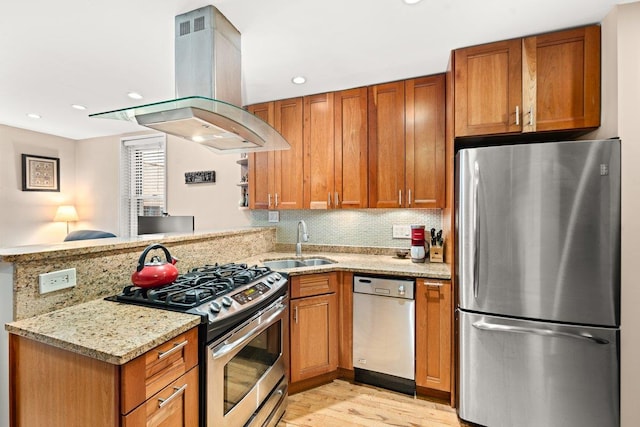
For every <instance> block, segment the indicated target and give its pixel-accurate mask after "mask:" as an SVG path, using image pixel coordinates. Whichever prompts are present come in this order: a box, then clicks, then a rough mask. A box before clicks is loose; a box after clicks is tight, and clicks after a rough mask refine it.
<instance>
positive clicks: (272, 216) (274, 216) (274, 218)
mask: <svg viewBox="0 0 640 427" xmlns="http://www.w3.org/2000/svg"><path fill="white" fill-rule="evenodd" d="M269 222H280V212H279V211H269Z"/></svg>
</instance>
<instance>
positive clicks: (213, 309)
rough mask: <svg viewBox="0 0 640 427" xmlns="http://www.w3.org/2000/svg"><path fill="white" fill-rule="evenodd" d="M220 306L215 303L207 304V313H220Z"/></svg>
mask: <svg viewBox="0 0 640 427" xmlns="http://www.w3.org/2000/svg"><path fill="white" fill-rule="evenodd" d="M220 308H221V307H220V304H219V303H218V302H217V301H214V302H212V303H211V304H209V311H210V312H212V313H220Z"/></svg>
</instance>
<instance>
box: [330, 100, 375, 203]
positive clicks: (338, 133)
mask: <svg viewBox="0 0 640 427" xmlns="http://www.w3.org/2000/svg"><path fill="white" fill-rule="evenodd" d="M367 138H368V132H367V88H366V87H361V88H358V89H350V90H343V91H340V92H336V93H335V156H336V157H335V167H334V170H335V193H336V194H337V196H336V194H334V207H340V208H349V209H353V208H366V207H368V206H369V195H368V190H367V171H368V168H367V153H368V142H367ZM336 199H337V203H336Z"/></svg>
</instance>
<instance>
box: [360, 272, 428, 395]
mask: <svg viewBox="0 0 640 427" xmlns="http://www.w3.org/2000/svg"><path fill="white" fill-rule="evenodd" d="M414 289H415V280H413V279H403V278H398V279H395V278H394V279H391V278H381V277H369V276H354V277H353V367H354V371H355V380H356V382H361V383H366V384H372V385H376V386H379V387H384V388H388V389H391V390H395V391H399V392H401V393H406V394H414V393H415V390H416V382H415V324H416V322H415V318H416V314H415V313H416V309H415V298H414Z"/></svg>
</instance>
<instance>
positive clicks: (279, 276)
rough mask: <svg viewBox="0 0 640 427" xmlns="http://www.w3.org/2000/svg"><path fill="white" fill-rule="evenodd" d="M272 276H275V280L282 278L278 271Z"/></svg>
mask: <svg viewBox="0 0 640 427" xmlns="http://www.w3.org/2000/svg"><path fill="white" fill-rule="evenodd" d="M273 277H275V278H276V280H280V279H282V276H281V275H280V273H276V274H274V275H273Z"/></svg>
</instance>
